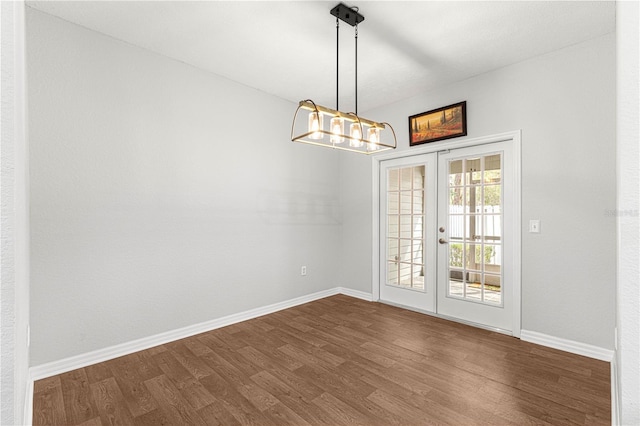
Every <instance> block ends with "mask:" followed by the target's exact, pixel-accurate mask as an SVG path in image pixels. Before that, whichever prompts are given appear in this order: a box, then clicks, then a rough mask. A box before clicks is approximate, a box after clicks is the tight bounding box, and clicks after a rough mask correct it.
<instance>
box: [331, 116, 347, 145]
mask: <svg viewBox="0 0 640 426" xmlns="http://www.w3.org/2000/svg"><path fill="white" fill-rule="evenodd" d="M330 127H331V138H330V139H331V143H342V142H343V141H344V137H343V136H342V135H344V119H343V118H341V117H333V118H332V119H331V126H330Z"/></svg>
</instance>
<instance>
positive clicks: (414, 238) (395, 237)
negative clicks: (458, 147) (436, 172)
mask: <svg viewBox="0 0 640 426" xmlns="http://www.w3.org/2000/svg"><path fill="white" fill-rule="evenodd" d="M424 177H425V166H424V165H421V166H410V167H404V168H400V169H393V170H389V171H388V177H387V179H388V181H389V184H388V185H387V200H388V202H387V224H388V225H387V247H388V249H387V250H388V255H389V258H388V259H389V261H388V265H387V266H388V269H387V272H388V274H387V275H388V276H387V284H388V285H396V286H399V287H402V288H407V289H412V290H419V291H424V253H423V252H424V249H423V245H424V226H423V224H424V214H425V206H424ZM394 179H395V180H394ZM434 208H435V206H434Z"/></svg>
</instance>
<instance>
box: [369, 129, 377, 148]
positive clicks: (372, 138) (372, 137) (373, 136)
mask: <svg viewBox="0 0 640 426" xmlns="http://www.w3.org/2000/svg"><path fill="white" fill-rule="evenodd" d="M368 133H369V135H368V138H367V139H368V140H369V143H370V144H371V149H378V144H379V143H380V129H378V128H377V127H370V128H369V132H368Z"/></svg>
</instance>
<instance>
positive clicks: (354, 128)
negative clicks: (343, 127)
mask: <svg viewBox="0 0 640 426" xmlns="http://www.w3.org/2000/svg"><path fill="white" fill-rule="evenodd" d="M362 144H363V142H362V127H361V124H360V123H353V124H351V140H350V141H349V145H350V146H352V147H354V148H358V147H361V146H362Z"/></svg>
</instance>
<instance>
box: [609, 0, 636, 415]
mask: <svg viewBox="0 0 640 426" xmlns="http://www.w3.org/2000/svg"><path fill="white" fill-rule="evenodd" d="M639 9H640V8H639V6H638V2H618V3H617V9H616V21H617V22H616V27H617V61H618V62H617V65H618V66H617V76H618V87H617V95H618V97H617V106H618V122H617V131H618V133H617V139H618V150H617V151H618V214H617V218H618V285H617V295H618V298H617V306H618V309H617V328H618V342H617V343H618V350H617V354H616V360H615V363H616V367H617V371H616V373H617V375H616V376H617V377H615V378H613V379H612V380H613V383H615V384H617V385H618V389H616V391H617V392H618V395H617V396H618V402H619V403H620V407H619V412H618V413H615V414H617V415H619V417H618V419H619V422H620V424H622V425H637V424H640V223H639V220H640V215H639V214H638V211H639V210H640V107H639V96H640V87H639V80H640V58H639V56H638V51H639V50H640V31H639V29H638V22H639V21H640V10H639ZM614 408H615V407H614Z"/></svg>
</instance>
